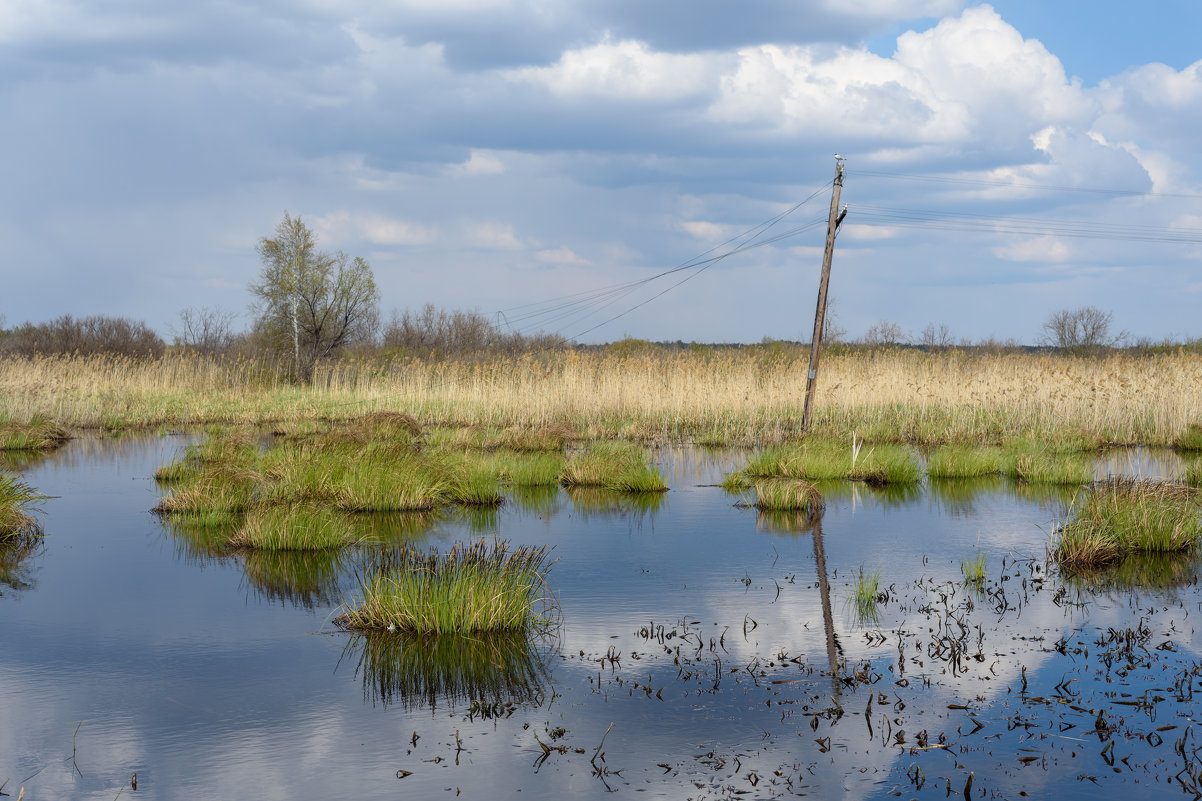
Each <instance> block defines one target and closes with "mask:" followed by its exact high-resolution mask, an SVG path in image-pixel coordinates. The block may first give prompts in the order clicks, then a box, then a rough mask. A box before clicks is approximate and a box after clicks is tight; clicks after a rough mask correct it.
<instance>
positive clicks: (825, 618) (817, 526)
mask: <svg viewBox="0 0 1202 801" xmlns="http://www.w3.org/2000/svg"><path fill="white" fill-rule="evenodd" d="M810 534H811V535H812V536H813V538H814V561H816V562H817V563H818V592H819V594H820V595H821V596H822V627H823V629H825V630H826V658H827V661H828V662H829V663H830V669H831V686H832V689H833V690H834V692H835V695H836V696H838V695H840V694H841V692H840V688H841V685H842V683H841V682H840V681H839V654H838V650H839V643H838V642H836V641H835V621H834V617H833V616H832V615H831V585H830V582H828V581H827V580H826V551H824V550H823V549H822V513H821V512H819V513H818V514H817V516H815V518H814V525H813V527H812V528H811V529H810Z"/></svg>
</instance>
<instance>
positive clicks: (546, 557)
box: [338, 540, 551, 635]
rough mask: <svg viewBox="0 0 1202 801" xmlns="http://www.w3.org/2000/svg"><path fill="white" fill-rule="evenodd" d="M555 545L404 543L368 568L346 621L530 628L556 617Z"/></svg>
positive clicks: (420, 629) (470, 630) (395, 627)
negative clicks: (438, 546)
mask: <svg viewBox="0 0 1202 801" xmlns="http://www.w3.org/2000/svg"><path fill="white" fill-rule="evenodd" d="M550 566H551V560H550V548H548V547H547V546H543V547H538V548H534V547H528V546H519V547H517V548H515V549H512V550H511V549H510V547H509V544H508V543H507V542H504V541H497V542H494V543H493V545H492V546H491V547H490V546H489V545H487V544H486V543H485V541H484V540H480V541H479V542H477V543H475V544H474V545H462V544H456V545H455V546H454V547H453V548H452V549H451V550H450V552H448V553H447V554H446V555H445V556H440V555H439V554H438V553H437V552H434V553H431V554H429V555H425V554H422V553H419V552H418V551H416V550H415V549H413V548H409V547H402V548H400V549H398V550H395V551H390V552H387V553H385V554H382V555H381V556H380V558H379V560H378V561H377V564H376V565H375V566H374V568H373V569H372V570H370V571H367V572H366V573H365V574H364V577H363V579H362V582H361V586H360V591H361V594H362V602H361V603H360V604H359V605H357V606H355V607H352V608H348V609H347V610H346V612H345V613H343V614H342V615H341V616H340V617H339V618H338V623H339V624H340V625H342V626H344V627H346V628H348V629H354V630H381V629H387V630H390V631H402V632H414V633H424V634H464V635H470V634H479V633H481V632H495V631H530V630H533V629H535V628H538V627H540V626H542V625H545V624H547V623H549V622H550V615H549V612H550V606H549V604H550V597H549V593H548V590H547V586H546V579H547V571H548V570H549V569H550Z"/></svg>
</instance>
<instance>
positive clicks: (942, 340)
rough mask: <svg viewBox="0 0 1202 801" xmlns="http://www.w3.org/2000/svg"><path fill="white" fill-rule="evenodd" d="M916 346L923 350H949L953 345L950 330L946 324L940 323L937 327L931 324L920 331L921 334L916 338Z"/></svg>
mask: <svg viewBox="0 0 1202 801" xmlns="http://www.w3.org/2000/svg"><path fill="white" fill-rule="evenodd" d="M918 344H919V345H922V346H923V347H924V348H935V349H938V350H943V349H944V348H950V347H951V346H952V344H953V339H952V329H950V328H948V326H947V323H940V324H939V325H938V326H936V325H935V324H934V323H931V324H930V325H928V326H927V327H926V328H924V329H922V334H920V335H919V337H918Z"/></svg>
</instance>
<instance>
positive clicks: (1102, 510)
mask: <svg viewBox="0 0 1202 801" xmlns="http://www.w3.org/2000/svg"><path fill="white" fill-rule="evenodd" d="M1200 535H1202V509H1200V507H1199V493H1198V490H1196V489H1193V488H1191V487H1186V486H1184V485H1182V484H1175V483H1171V482H1162V481H1148V480H1143V479H1125V478H1112V479H1108V480H1106V481H1102V482H1098V483H1096V484H1094V485H1092V486H1091V487H1089V489H1087V490H1086V491H1085V494H1084V496H1083V497H1082V499H1081V500H1080V501H1079V502H1078V504H1077V505H1076V508H1075V510H1074V513H1073V515H1072V517H1071V519H1070V520H1069V521H1068V522H1067V523H1065V524H1064V525H1063V526H1061V527H1060V529H1059V530H1058V531H1057V532H1056V534H1055V540H1054V543H1053V549H1052V551H1053V555H1054V557H1055V558H1056V560H1057V561H1059V562H1061V563H1063V564H1067V565H1101V564H1106V563H1110V562H1114V561H1117V560H1119V559H1121V558H1122V557H1123V556H1125V555H1127V554H1130V553H1138V552H1142V553H1174V552H1186V551H1193V550H1195V549H1196V548H1197V547H1198V538H1199V536H1200Z"/></svg>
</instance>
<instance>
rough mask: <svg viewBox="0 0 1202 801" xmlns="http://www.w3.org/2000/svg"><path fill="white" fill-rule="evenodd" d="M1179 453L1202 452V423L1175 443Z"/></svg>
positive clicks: (1196, 424)
mask: <svg viewBox="0 0 1202 801" xmlns="http://www.w3.org/2000/svg"><path fill="white" fill-rule="evenodd" d="M1173 447H1175V448H1176V449H1177V450H1179V451H1194V452H1196V451H1202V423H1194V424H1193V425H1191V426H1190V427H1189V428H1187V429H1186V430H1185V433H1184V434H1182V435H1181V436H1179V437H1177V439H1175V440H1174V441H1173Z"/></svg>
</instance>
